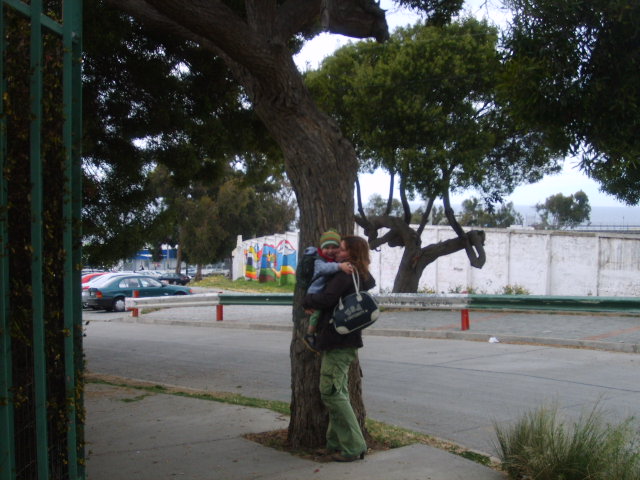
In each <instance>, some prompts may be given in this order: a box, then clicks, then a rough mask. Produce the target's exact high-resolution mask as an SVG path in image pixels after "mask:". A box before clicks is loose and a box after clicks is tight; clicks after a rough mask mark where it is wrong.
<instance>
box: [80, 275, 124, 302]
mask: <svg viewBox="0 0 640 480" xmlns="http://www.w3.org/2000/svg"><path fill="white" fill-rule="evenodd" d="M129 274H130V272H128V273H123V272H103V273H102V274H101V275H96V276H95V277H93V278H90V279H89V280H88V281H86V282H85V281H83V282H82V308H89V304H88V303H87V302H88V300H89V289H90V288H91V287H99V286H100V285H102V284H103V283H106V282H108V281H109V279H110V278H113V277H117V276H122V275H129Z"/></svg>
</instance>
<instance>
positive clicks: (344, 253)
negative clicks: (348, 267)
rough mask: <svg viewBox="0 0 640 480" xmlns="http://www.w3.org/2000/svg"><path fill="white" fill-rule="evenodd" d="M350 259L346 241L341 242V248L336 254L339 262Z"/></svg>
mask: <svg viewBox="0 0 640 480" xmlns="http://www.w3.org/2000/svg"><path fill="white" fill-rule="evenodd" d="M348 259H349V251H348V250H347V245H346V244H345V243H344V241H342V242H340V250H338V255H336V260H337V261H338V262H343V261H345V260H348Z"/></svg>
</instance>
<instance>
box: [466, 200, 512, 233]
mask: <svg viewBox="0 0 640 480" xmlns="http://www.w3.org/2000/svg"><path fill="white" fill-rule="evenodd" d="M523 221H524V219H523V218H522V215H520V214H519V213H518V212H516V210H515V209H514V207H513V203H512V202H509V203H506V204H502V205H500V206H499V207H498V208H495V206H494V205H485V204H483V202H482V201H481V200H480V199H478V198H476V197H471V198H468V199H466V200H463V202H462V211H461V212H460V215H459V217H458V222H459V223H460V225H468V226H477V227H487V228H507V227H510V226H511V225H515V224H519V225H522V223H523Z"/></svg>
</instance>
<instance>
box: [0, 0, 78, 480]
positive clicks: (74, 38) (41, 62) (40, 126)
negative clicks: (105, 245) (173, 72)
mask: <svg viewBox="0 0 640 480" xmlns="http://www.w3.org/2000/svg"><path fill="white" fill-rule="evenodd" d="M81 8H82V1H81V0H30V2H29V3H25V2H23V1H21V0H0V78H1V83H0V100H1V101H0V167H1V168H0V480H9V479H11V480H13V479H23V478H24V479H26V478H29V479H31V478H37V479H40V480H46V479H49V478H65V479H66V478H69V479H79V478H84V476H85V472H84V468H83V464H84V445H83V442H84V440H83V430H82V428H83V402H82V381H81V377H82V344H81V339H82V332H81V328H82V322H81V320H82V318H81V315H82V311H81V303H80V291H79V290H80V264H81V259H80V203H81V192H80V188H81V185H80V179H81V170H80V168H81V166H80V137H81V70H80V65H81V24H82V22H81V17H82V11H81ZM19 52H22V53H23V54H22V53H19ZM21 95H24V96H21ZM23 112H24V113H23ZM16 152H17V154H16ZM52 172H53V173H52ZM21 259H24V260H21ZM20 262H22V263H20Z"/></svg>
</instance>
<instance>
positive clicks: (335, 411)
mask: <svg viewBox="0 0 640 480" xmlns="http://www.w3.org/2000/svg"><path fill="white" fill-rule="evenodd" d="M356 355H357V353H356V349H355V348H338V349H335V350H328V351H325V352H323V353H322V363H321V366H320V398H321V399H322V402H323V403H324V404H325V406H326V407H327V410H328V411H329V427H328V428H327V450H329V451H332V450H337V451H340V452H342V454H343V455H345V456H347V457H357V456H359V455H360V454H361V453H363V452H366V450H367V444H366V443H365V441H364V437H363V436H362V431H361V430H360V426H359V425H358V420H357V419H356V415H355V413H353V408H352V407H351V401H350V400H349V366H350V365H351V363H352V362H353V361H354V360H355V358H356Z"/></svg>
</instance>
